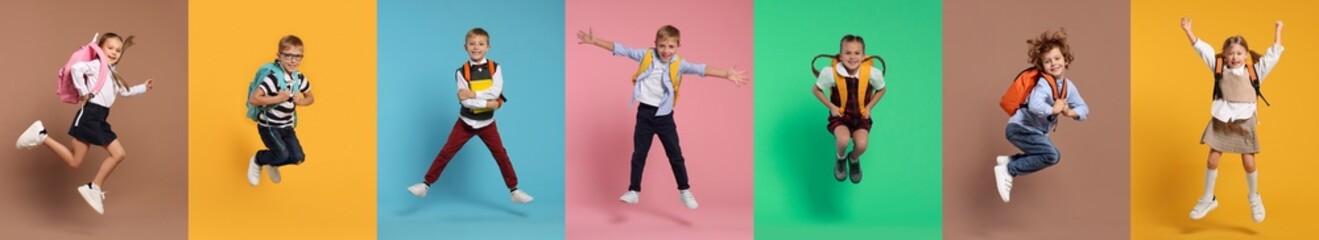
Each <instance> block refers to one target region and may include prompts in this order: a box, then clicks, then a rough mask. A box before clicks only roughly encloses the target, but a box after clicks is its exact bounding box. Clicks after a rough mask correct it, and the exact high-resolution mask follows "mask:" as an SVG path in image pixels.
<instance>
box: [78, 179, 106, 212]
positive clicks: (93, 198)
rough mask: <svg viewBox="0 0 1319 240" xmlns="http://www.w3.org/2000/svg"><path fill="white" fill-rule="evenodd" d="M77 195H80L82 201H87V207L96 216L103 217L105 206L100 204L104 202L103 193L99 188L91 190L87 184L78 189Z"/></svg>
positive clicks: (90, 185) (89, 184) (90, 186)
mask: <svg viewBox="0 0 1319 240" xmlns="http://www.w3.org/2000/svg"><path fill="white" fill-rule="evenodd" d="M78 194H80V195H82V199H83V200H87V205H91V206H92V209H93V210H96V213H97V214H101V215H105V205H102V204H101V202H102V201H105V192H102V191H101V189H100V187H97V188H96V189H93V188H92V184H91V183H87V184H84V185H82V186H80V187H78Z"/></svg>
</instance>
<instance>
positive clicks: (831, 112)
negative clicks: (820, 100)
mask: <svg viewBox="0 0 1319 240" xmlns="http://www.w3.org/2000/svg"><path fill="white" fill-rule="evenodd" d="M829 116H831V117H842V116H843V114H842V113H838V106H834V105H833V104H829Z"/></svg>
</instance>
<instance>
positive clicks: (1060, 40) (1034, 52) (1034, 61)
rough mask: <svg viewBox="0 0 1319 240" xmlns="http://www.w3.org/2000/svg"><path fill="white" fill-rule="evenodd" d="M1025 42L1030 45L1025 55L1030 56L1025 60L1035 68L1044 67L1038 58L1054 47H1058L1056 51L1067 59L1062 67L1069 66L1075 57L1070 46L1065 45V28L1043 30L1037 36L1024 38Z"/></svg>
mask: <svg viewBox="0 0 1319 240" xmlns="http://www.w3.org/2000/svg"><path fill="white" fill-rule="evenodd" d="M1026 44H1029V45H1030V48H1029V49H1027V51H1026V56H1027V57H1029V58H1030V59H1028V60H1027V62H1029V63H1030V64H1031V65H1032V66H1035V67H1036V68H1043V67H1044V61H1042V60H1041V59H1040V58H1041V57H1044V54H1045V53H1048V52H1049V51H1050V50H1053V49H1054V48H1058V51H1060V52H1062V53H1063V59H1065V60H1067V66H1064V68H1071V66H1072V61H1073V60H1074V59H1076V58H1075V57H1074V56H1072V50H1071V47H1070V46H1068V45H1067V29H1064V28H1058V31H1053V30H1049V31H1044V33H1041V34H1040V36H1039V37H1036V38H1034V39H1028V40H1026Z"/></svg>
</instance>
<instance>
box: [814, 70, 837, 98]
mask: <svg viewBox="0 0 1319 240" xmlns="http://www.w3.org/2000/svg"><path fill="white" fill-rule="evenodd" d="M834 85H837V83H835V82H834V66H829V67H826V68H824V69H822V70H820V76H818V77H816V79H815V87H817V88H820V91H824V92H829V90H830V89H831V88H833V87H834Z"/></svg>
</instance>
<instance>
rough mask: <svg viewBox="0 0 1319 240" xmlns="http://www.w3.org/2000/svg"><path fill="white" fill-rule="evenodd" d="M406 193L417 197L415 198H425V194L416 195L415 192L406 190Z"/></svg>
mask: <svg viewBox="0 0 1319 240" xmlns="http://www.w3.org/2000/svg"><path fill="white" fill-rule="evenodd" d="M408 193H411V194H412V196H417V197H419V198H424V197H426V193H420V194H419V193H417V192H414V191H412V189H408Z"/></svg>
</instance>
